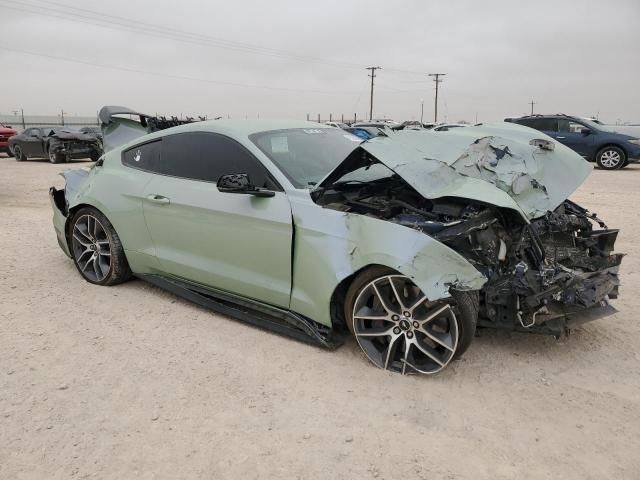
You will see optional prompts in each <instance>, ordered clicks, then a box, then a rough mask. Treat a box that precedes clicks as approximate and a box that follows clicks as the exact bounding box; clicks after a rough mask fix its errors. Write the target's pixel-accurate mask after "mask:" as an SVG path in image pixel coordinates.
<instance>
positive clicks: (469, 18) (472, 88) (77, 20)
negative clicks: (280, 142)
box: [0, 0, 640, 122]
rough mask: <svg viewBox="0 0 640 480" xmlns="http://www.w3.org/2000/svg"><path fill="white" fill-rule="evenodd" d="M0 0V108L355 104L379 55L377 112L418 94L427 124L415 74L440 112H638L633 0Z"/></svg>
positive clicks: (231, 108)
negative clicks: (434, 75) (436, 97)
mask: <svg viewBox="0 0 640 480" xmlns="http://www.w3.org/2000/svg"><path fill="white" fill-rule="evenodd" d="M10 7H11V8H10ZM18 9H20V10H18ZM0 12H2V14H1V16H2V46H0V64H1V65H2V66H3V67H2V70H1V73H0V90H1V91H2V92H3V93H2V96H1V97H0V113H10V112H11V111H12V110H15V109H20V108H24V110H25V114H27V113H31V114H36V113H37V114H48V113H55V112H58V111H59V110H60V109H61V108H62V109H64V110H65V112H68V113H69V114H92V113H94V112H95V111H96V110H98V109H99V108H100V107H101V106H103V105H107V104H115V105H126V106H129V107H132V108H135V109H137V110H140V111H143V112H147V113H156V112H161V113H176V114H180V113H182V114H191V115H195V114H207V115H209V116H218V115H221V116H227V115H230V116H232V117H235V118H242V117H244V116H245V115H247V116H249V117H253V118H255V117H256V116H257V115H260V117H291V118H304V117H305V116H306V114H307V113H309V114H311V115H312V117H313V118H315V117H316V116H317V114H318V113H321V114H322V116H323V118H324V117H328V115H329V113H333V115H334V117H338V118H339V117H340V115H341V114H344V115H345V116H348V117H352V116H353V114H354V112H357V113H358V114H359V116H362V115H364V114H365V113H366V114H368V110H369V78H368V76H367V74H368V72H367V71H366V70H365V69H364V67H365V66H369V65H375V66H381V67H383V68H382V70H380V71H378V76H377V78H376V86H375V93H374V95H375V98H374V116H376V117H382V116H387V117H392V118H395V119H397V120H405V119H415V118H419V115H420V102H421V99H424V117H425V121H427V120H431V119H432V118H433V94H434V89H433V87H434V83H433V81H431V79H430V78H429V77H427V75H426V74H427V73H429V72H444V73H446V74H447V75H446V76H445V77H444V81H443V83H442V84H441V89H440V93H441V96H440V119H441V120H447V121H452V122H454V121H458V120H468V121H472V122H473V121H475V120H476V118H477V119H478V121H498V120H502V119H503V118H504V117H505V116H513V115H521V114H525V113H527V112H529V111H530V108H531V107H530V105H529V103H528V102H530V101H531V99H533V100H534V101H535V102H536V105H535V106H534V109H535V111H536V112H537V113H558V112H563V113H568V114H576V115H599V118H601V119H604V120H605V121H609V122H615V121H617V120H623V121H635V122H640V1H638V0H610V1H602V0H594V1H582V2H562V1H558V0H555V1H536V2H526V4H525V3H524V2H519V1H511V0H505V1H491V0H487V1H483V2H480V1H455V0H446V1H445V0H441V1H435V0H432V1H428V2H427V1H418V0H415V1H409V0H407V1H390V0H385V1H377V0H368V1H348V0H340V1H338V0H322V1H319V2H309V1H301V0H298V1H293V0H291V1H285V0H269V1H265V0H261V1H259V0H253V1H248V0H233V1H210V2H203V1H196V0H180V1H172V2H158V1H157V0H136V1H132V0H109V1H108V2H105V1H97V0H83V1H82V2H79V1H76V2H73V1H71V0H52V1H49V0H47V1H44V0H24V1H9V0H0ZM123 19H124V20H123ZM26 52H30V53H26ZM33 54H38V55H42V56H37V55H33ZM476 116H477V117H476Z"/></svg>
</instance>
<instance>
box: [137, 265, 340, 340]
mask: <svg viewBox="0 0 640 480" xmlns="http://www.w3.org/2000/svg"><path fill="white" fill-rule="evenodd" d="M138 276H139V277H140V278H142V279H143V280H145V281H147V282H149V283H151V284H153V285H156V286H157V287H160V288H162V289H164V290H168V291H170V292H172V293H174V294H176V295H178V296H180V297H183V298H185V299H187V300H190V301H192V302H193V303H196V304H198V305H201V306H203V307H205V308H208V309H210V310H213V311H215V312H218V313H222V314H224V315H228V316H230V317H233V318H235V319H237V320H241V321H243V322H246V323H249V324H251V325H255V326H257V327H260V328H264V329H266V330H270V331H273V332H275V333H278V334H280V335H284V336H287V337H291V338H294V339H296V340H299V341H302V342H305V343H309V344H312V345H318V346H321V347H323V348H327V349H329V350H334V349H336V348H338V347H339V346H340V345H342V344H343V343H344V339H343V338H342V337H341V336H340V335H339V334H338V333H337V332H336V331H335V330H333V329H332V328H329V327H327V326H325V325H322V324H320V323H317V322H314V321H313V320H311V319H308V318H306V317H304V316H302V315H299V314H297V313H295V312H291V311H289V310H284V309H281V308H277V307H273V306H271V305H267V304H264V303H259V302H255V301H252V300H249V299H245V298H241V297H237V296H234V295H230V294H227V293H224V292H221V291H219V290H214V289H210V288H205V287H201V286H199V285H194V284H191V283H188V282H185V281H182V280H179V279H176V278H168V277H165V276H161V275H153V274H142V275H138Z"/></svg>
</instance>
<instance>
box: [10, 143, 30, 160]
mask: <svg viewBox="0 0 640 480" xmlns="http://www.w3.org/2000/svg"><path fill="white" fill-rule="evenodd" d="M13 156H14V157H16V161H17V162H22V161H23V160H26V159H27V157H26V155H25V154H24V152H23V151H22V147H21V146H20V145H14V146H13Z"/></svg>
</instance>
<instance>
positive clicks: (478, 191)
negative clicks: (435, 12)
mask: <svg viewBox="0 0 640 480" xmlns="http://www.w3.org/2000/svg"><path fill="white" fill-rule="evenodd" d="M122 115H125V117H123V116H122ZM100 118H101V121H102V123H103V134H104V145H105V149H106V150H107V151H106V153H105V154H104V155H103V157H101V158H100V159H99V160H98V162H96V164H95V165H94V166H93V167H92V168H90V169H80V170H68V171H66V172H65V173H64V174H63V175H64V177H65V179H66V185H65V188H64V189H63V190H56V189H55V188H51V190H50V196H51V203H52V206H53V213H54V215H53V223H54V227H55V230H56V234H57V237H58V242H59V244H60V246H61V248H62V249H63V251H64V252H65V253H66V254H67V255H68V256H69V257H71V258H72V259H73V261H74V263H75V265H76V267H77V269H78V271H79V272H80V274H81V275H82V276H83V277H84V278H85V279H86V280H87V281H89V282H91V283H94V284H97V285H114V284H117V283H121V282H123V281H125V280H127V279H129V278H131V277H132V276H136V277H139V278H142V279H144V280H146V281H149V282H151V283H153V284H155V285H158V286H160V287H162V288H164V289H167V290H170V291H172V292H174V293H176V294H178V295H181V296H183V297H185V298H187V299H190V300H192V301H194V302H196V303H198V304H200V305H203V306H206V307H208V308H211V309H213V310H216V311H218V312H221V313H223V314H226V315H228V316H231V317H234V318H238V319H241V320H243V321H246V322H249V323H252V324H255V325H258V326H261V327H264V328H267V329H270V330H273V331H276V332H279V333H283V334H286V335H290V336H293V337H296V338H299V339H302V340H305V341H309V342H312V343H315V344H319V345H322V346H324V347H329V348H333V347H336V346H338V345H339V344H340V343H341V342H342V341H343V340H344V338H345V337H346V334H347V333H351V334H352V335H353V336H354V337H355V339H356V341H357V342H358V345H359V346H360V347H361V348H362V350H363V352H364V353H365V354H366V356H367V357H368V358H369V360H370V361H371V362H372V363H374V364H375V365H377V366H378V367H381V368H385V369H389V370H392V371H397V372H401V373H423V374H431V373H435V372H438V371H440V370H442V369H443V368H445V367H446V366H447V365H448V364H449V363H450V362H451V360H453V359H455V358H456V357H458V356H460V355H461V354H462V353H463V352H464V351H465V350H466V349H467V348H468V347H469V345H470V343H471V341H472V339H473V337H474V333H475V331H476V328H478V327H490V328H500V329H507V330H516V331H522V332H533V333H546V334H552V335H555V336H560V335H561V334H563V333H565V332H566V331H567V329H568V328H569V327H570V326H571V325H572V324H573V323H576V322H581V321H585V320H591V319H595V318H600V317H603V316H606V315H609V314H611V313H613V312H615V310H614V309H613V307H611V306H610V305H609V302H608V301H609V299H611V298H616V296H617V293H618V277H617V272H618V267H619V265H620V262H621V259H622V255H621V254H615V253H613V248H614V242H615V240H616V236H617V233H618V231H617V230H610V229H607V228H606V226H605V225H604V223H602V221H601V220H599V219H598V218H597V217H596V216H595V215H594V214H591V213H589V212H588V211H587V210H585V209H583V208H581V207H580V206H578V205H576V204H575V203H573V202H571V201H569V200H567V197H568V196H569V195H570V194H571V193H572V192H573V191H574V190H575V189H576V188H577V187H578V186H579V185H580V184H581V183H582V182H583V181H584V180H585V179H586V178H587V176H588V175H589V173H590V171H591V166H590V165H589V164H588V163H587V162H586V161H584V160H583V159H581V158H580V157H579V156H578V155H577V154H575V153H574V152H573V151H571V150H569V149H568V148H566V147H565V146H563V145H561V144H559V143H556V142H555V141H554V140H553V139H551V138H550V137H547V136H545V135H544V134H541V133H540V132H537V131H535V130H531V129H528V128H525V127H520V126H517V125H512V124H500V125H486V126H476V127H468V128H460V129H456V130H453V131H451V132H438V133H431V132H428V131H397V132H392V131H386V130H385V131H381V132H380V133H381V135H380V136H379V137H376V138H374V139H371V140H368V141H361V139H359V138H357V137H355V136H353V135H351V134H349V133H346V132H345V131H343V130H340V129H337V128H328V127H325V126H322V125H319V124H315V123H309V122H297V121H225V120H219V121H200V122H198V121H196V122H192V121H178V120H176V119H173V120H167V119H164V118H157V117H151V116H147V115H144V114H140V113H137V112H134V111H131V110H129V109H126V108H122V107H105V108H103V110H102V111H101V112H100ZM134 118H135V119H134Z"/></svg>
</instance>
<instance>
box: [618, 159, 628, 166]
mask: <svg viewBox="0 0 640 480" xmlns="http://www.w3.org/2000/svg"><path fill="white" fill-rule="evenodd" d="M628 165H629V159H628V158H627V159H626V160H625V161H624V163H623V164H622V166H621V167H620V168H625V167H627V166H628Z"/></svg>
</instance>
